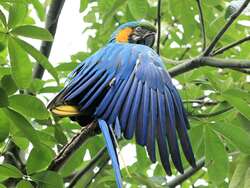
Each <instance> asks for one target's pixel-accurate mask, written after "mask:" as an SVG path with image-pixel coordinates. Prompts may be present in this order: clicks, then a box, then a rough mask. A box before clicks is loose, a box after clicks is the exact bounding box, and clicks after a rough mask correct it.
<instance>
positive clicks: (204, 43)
mask: <svg viewBox="0 0 250 188" xmlns="http://www.w3.org/2000/svg"><path fill="white" fill-rule="evenodd" d="M196 2H197V5H198V10H199V17H200V23H201V24H200V25H201V35H202V39H203V46H202V51H204V50H205V49H206V46H207V44H206V43H207V42H206V30H205V23H204V16H203V11H202V7H201V0H196Z"/></svg>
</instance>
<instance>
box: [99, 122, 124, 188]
mask: <svg viewBox="0 0 250 188" xmlns="http://www.w3.org/2000/svg"><path fill="white" fill-rule="evenodd" d="M98 123H99V127H100V129H101V131H102V134H103V136H104V139H105V142H106V147H107V150H108V153H109V156H110V158H111V162H112V166H113V169H114V171H115V178H116V184H117V187H118V188H122V177H121V172H120V167H119V164H118V158H117V154H116V151H115V149H114V144H113V142H112V135H111V134H110V132H109V128H108V125H107V123H106V122H105V121H104V120H101V119H98Z"/></svg>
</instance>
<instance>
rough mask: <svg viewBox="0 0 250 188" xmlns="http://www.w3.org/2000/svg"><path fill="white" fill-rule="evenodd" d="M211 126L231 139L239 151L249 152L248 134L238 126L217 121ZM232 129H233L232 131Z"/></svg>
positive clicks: (249, 138)
mask: <svg viewBox="0 0 250 188" xmlns="http://www.w3.org/2000/svg"><path fill="white" fill-rule="evenodd" d="M211 128H213V129H214V130H216V131H218V132H219V133H221V134H222V135H223V136H225V137H227V138H228V139H229V140H231V141H232V142H233V143H234V144H235V146H236V147H237V148H239V150H240V151H242V152H244V153H247V154H250V145H249V143H250V134H249V133H248V132H246V131H245V130H244V129H242V128H241V127H239V126H235V125H231V124H229V123H228V124H224V123H222V122H218V123H215V124H211ZM232 130H233V131H232Z"/></svg>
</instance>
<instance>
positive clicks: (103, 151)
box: [68, 147, 109, 188]
mask: <svg viewBox="0 0 250 188" xmlns="http://www.w3.org/2000/svg"><path fill="white" fill-rule="evenodd" d="M101 158H104V159H103V160H104V161H105V164H106V161H107V162H108V161H109V155H108V153H107V149H106V147H103V148H102V149H101V150H100V151H99V152H98V153H97V154H96V156H95V157H94V158H93V159H92V160H91V161H90V162H89V163H88V165H87V166H86V167H85V168H84V169H82V170H81V171H80V172H79V173H77V174H76V175H75V176H74V177H73V179H72V180H71V181H70V184H69V186H68V188H73V187H74V186H75V185H76V183H77V182H78V181H79V180H80V179H81V177H83V176H84V175H85V174H86V173H87V172H88V171H89V170H90V169H93V168H94V165H95V164H96V163H97V162H98V161H99V160H100V159H101ZM95 166H97V165H95ZM99 171H100V169H99ZM91 179H93V178H91Z"/></svg>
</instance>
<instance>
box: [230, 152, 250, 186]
mask: <svg viewBox="0 0 250 188" xmlns="http://www.w3.org/2000/svg"><path fill="white" fill-rule="evenodd" d="M249 163H250V157H249V156H244V157H242V158H241V159H240V161H239V162H238V163H237V166H236V169H235V171H234V173H233V176H232V178H231V181H230V183H229V188H238V187H242V186H240V185H242V184H243V181H244V176H245V174H246V171H247V169H248V168H249Z"/></svg>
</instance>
